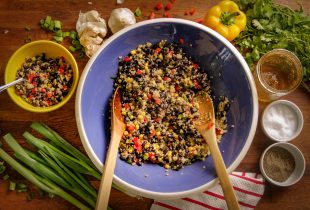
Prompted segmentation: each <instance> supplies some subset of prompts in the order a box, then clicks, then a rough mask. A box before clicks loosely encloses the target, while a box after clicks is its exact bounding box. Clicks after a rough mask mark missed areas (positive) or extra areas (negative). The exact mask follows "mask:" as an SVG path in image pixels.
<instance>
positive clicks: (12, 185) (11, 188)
mask: <svg viewBox="0 0 310 210" xmlns="http://www.w3.org/2000/svg"><path fill="white" fill-rule="evenodd" d="M15 187H16V183H15V182H13V181H10V186H9V190H11V191H13V190H15Z"/></svg>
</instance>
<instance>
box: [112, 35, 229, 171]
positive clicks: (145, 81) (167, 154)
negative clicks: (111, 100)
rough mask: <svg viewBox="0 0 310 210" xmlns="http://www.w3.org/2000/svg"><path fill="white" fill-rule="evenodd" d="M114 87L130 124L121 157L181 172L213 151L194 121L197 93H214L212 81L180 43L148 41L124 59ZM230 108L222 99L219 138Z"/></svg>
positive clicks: (121, 59)
mask: <svg viewBox="0 0 310 210" xmlns="http://www.w3.org/2000/svg"><path fill="white" fill-rule="evenodd" d="M115 86H116V87H117V86H119V87H120V88H121V101H122V115H123V117H124V120H125V124H126V131H125V132H124V134H123V137H122V140H121V142H120V146H119V153H120V158H121V159H122V160H124V161H126V162H128V163H130V164H136V165H141V164H143V163H144V162H151V163H155V164H159V165H161V166H163V167H164V168H166V169H168V168H171V169H174V170H179V169H180V168H182V167H184V166H185V165H190V164H191V163H193V162H195V161H197V160H204V158H205V157H206V156H207V155H209V154H210V153H209V149H208V147H207V145H206V143H205V141H204V140H203V138H202V136H201V135H200V134H199V133H198V131H197V130H196V129H195V128H194V124H193V121H194V120H195V119H198V118H199V112H198V104H196V103H195V101H194V98H195V94H196V93H198V92H200V91H202V90H203V91H207V92H208V93H210V91H211V90H210V80H209V78H208V76H207V74H206V73H205V72H204V71H202V70H201V69H200V67H199V65H198V64H197V63H195V62H194V61H193V60H192V59H191V58H190V57H189V56H187V55H186V54H185V53H184V52H183V51H182V48H181V47H179V46H178V45H177V44H175V43H167V42H166V41H164V40H163V41H160V42H159V43H156V44H151V43H145V44H143V45H139V46H138V47H137V49H134V50H132V51H131V52H130V53H129V55H128V56H126V57H123V58H122V57H120V60H119V71H118V76H117V78H116V79H115ZM227 109H228V99H227V98H226V97H222V98H221V100H220V103H219V106H218V108H217V112H216V134H217V139H218V141H220V139H221V137H222V135H223V134H224V133H225V132H226V128H227V119H226V111H227Z"/></svg>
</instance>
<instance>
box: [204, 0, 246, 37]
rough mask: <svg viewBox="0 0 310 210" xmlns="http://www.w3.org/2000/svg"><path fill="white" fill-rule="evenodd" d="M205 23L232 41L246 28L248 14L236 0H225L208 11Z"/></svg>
mask: <svg viewBox="0 0 310 210" xmlns="http://www.w3.org/2000/svg"><path fill="white" fill-rule="evenodd" d="M203 23H204V25H206V26H208V27H210V28H212V29H213V30H215V31H217V32H218V33H220V34H221V35H222V36H224V37H225V38H226V39H228V40H229V41H232V40H234V39H235V38H236V37H237V36H238V35H239V33H240V32H241V31H243V30H244V28H245V26H246V15H245V14H244V13H243V12H242V11H240V10H239V7H238V5H237V4H236V3H235V2H233V1H229V0H224V1H221V2H220V3H219V4H218V5H216V6H213V7H212V8H211V9H210V10H209V11H208V12H207V14H206V16H205V18H204V21H203Z"/></svg>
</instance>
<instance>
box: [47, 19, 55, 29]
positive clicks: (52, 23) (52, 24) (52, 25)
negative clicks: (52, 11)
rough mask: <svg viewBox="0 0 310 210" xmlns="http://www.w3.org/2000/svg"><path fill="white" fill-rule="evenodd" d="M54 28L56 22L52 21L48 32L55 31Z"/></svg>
mask: <svg viewBox="0 0 310 210" xmlns="http://www.w3.org/2000/svg"><path fill="white" fill-rule="evenodd" d="M54 27H55V22H54V21H53V20H52V21H51V24H50V25H49V27H48V30H50V31H54Z"/></svg>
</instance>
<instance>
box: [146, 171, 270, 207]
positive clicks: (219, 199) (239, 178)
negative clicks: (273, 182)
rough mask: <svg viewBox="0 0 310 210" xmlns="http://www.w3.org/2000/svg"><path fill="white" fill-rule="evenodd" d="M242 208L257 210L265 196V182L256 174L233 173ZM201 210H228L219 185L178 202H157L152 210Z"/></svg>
mask: <svg viewBox="0 0 310 210" xmlns="http://www.w3.org/2000/svg"><path fill="white" fill-rule="evenodd" d="M229 176H230V179H231V181H232V184H233V187H234V190H235V193H236V196H237V198H238V201H239V204H240V208H241V209H243V210H248V209H255V207H256V205H257V203H258V201H259V200H260V199H261V197H262V196H263V194H264V190H265V180H264V178H263V177H262V176H261V175H259V174H255V173H245V172H233V173H231V174H230V175H229ZM167 209H171V210H181V209H184V210H191V209H193V210H199V209H204V210H205V209H211V210H221V209H227V205H226V202H225V200H224V196H223V191H222V188H221V186H220V185H219V184H217V185H215V186H214V187H212V188H211V189H208V190H206V191H204V192H202V193H199V194H196V195H192V196H190V197H187V198H182V199H176V200H165V201H160V200H155V201H154V203H153V205H152V206H151V210H167Z"/></svg>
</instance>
